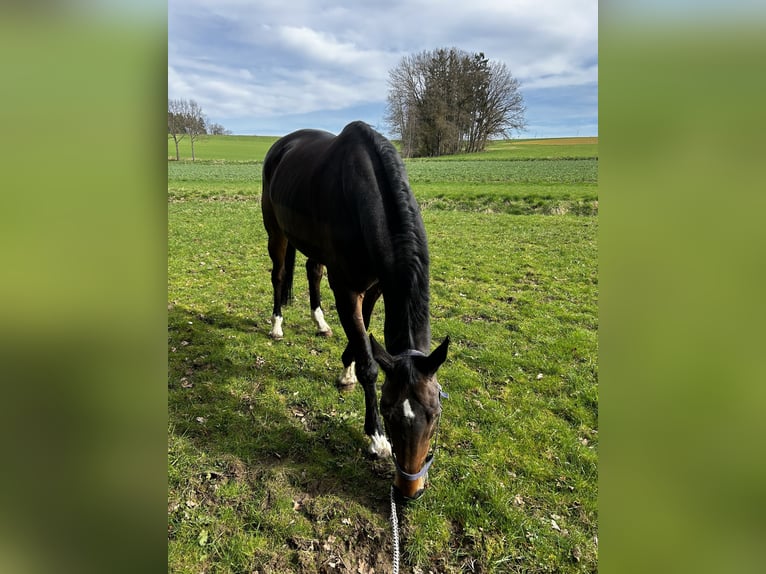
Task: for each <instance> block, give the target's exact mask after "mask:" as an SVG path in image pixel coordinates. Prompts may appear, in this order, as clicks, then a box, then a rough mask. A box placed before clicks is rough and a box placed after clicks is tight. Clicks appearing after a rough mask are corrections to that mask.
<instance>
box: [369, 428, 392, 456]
mask: <svg viewBox="0 0 766 574" xmlns="http://www.w3.org/2000/svg"><path fill="white" fill-rule="evenodd" d="M370 452H371V453H372V454H374V455H376V456H378V457H379V458H383V457H386V456H391V444H390V443H389V442H388V439H387V438H386V437H384V436H383V435H380V434H378V433H375V434H374V435H372V436H371V437H370Z"/></svg>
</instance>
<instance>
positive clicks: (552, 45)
mask: <svg viewBox="0 0 766 574" xmlns="http://www.w3.org/2000/svg"><path fill="white" fill-rule="evenodd" d="M451 47H456V48H458V49H461V50H465V51H466V52H469V53H474V52H484V54H485V56H486V57H487V58H489V59H490V60H497V61H500V62H503V63H504V64H505V65H506V66H507V67H508V70H509V71H510V73H511V74H512V75H513V76H514V77H515V78H516V79H518V80H519V81H520V83H521V93H522V95H523V97H524V103H525V106H526V115H525V117H526V122H527V129H526V130H525V131H523V132H514V133H513V134H512V136H513V137H522V138H547V137H571V136H596V135H598V1H597V0H546V1H541V0H470V1H466V0H460V1H456V0H446V1H445V0H389V1H388V2H381V1H380V0H374V1H368V0H335V1H326V0H290V1H286V0H250V1H247V0H183V1H181V0H169V2H168V97H169V98H185V99H194V100H196V101H197V102H198V103H199V104H200V106H201V107H202V110H203V112H204V113H205V115H206V116H207V117H208V118H209V120H210V121H211V122H215V123H219V124H221V125H223V126H224V127H225V128H226V129H228V130H231V131H232V132H233V133H234V134H243V135H284V134H286V133H289V132H291V131H294V130H296V129H301V128H318V129H324V130H328V131H331V132H333V133H337V132H340V131H341V130H342V129H343V126H345V125H346V124H347V123H349V122H350V121H354V120H363V121H365V122H367V123H369V124H371V125H372V126H373V127H375V128H376V129H378V130H379V131H380V132H382V133H384V134H386V135H390V133H389V130H388V127H387V126H386V124H385V120H384V118H385V106H386V96H387V95H388V91H389V86H388V77H389V71H390V70H392V69H393V68H395V67H396V66H397V65H398V64H399V63H400V62H401V60H402V58H403V57H405V56H408V55H412V54H417V53H420V52H423V51H426V50H428V51H430V50H435V49H437V48H451Z"/></svg>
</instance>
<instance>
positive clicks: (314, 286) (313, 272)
mask: <svg viewBox="0 0 766 574" xmlns="http://www.w3.org/2000/svg"><path fill="white" fill-rule="evenodd" d="M323 269H324V266H323V265H322V264H321V263H319V262H317V261H314V260H313V259H307V260H306V277H307V278H308V280H309V300H310V302H311V318H312V319H314V323H316V326H317V335H322V336H324V337H330V336H331V335H332V329H330V325H328V324H327V322H326V321H325V320H324V313H323V312H322V298H321V293H320V283H321V282H322V270H323Z"/></svg>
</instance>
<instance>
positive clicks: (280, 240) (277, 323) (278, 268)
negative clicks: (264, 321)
mask: <svg viewBox="0 0 766 574" xmlns="http://www.w3.org/2000/svg"><path fill="white" fill-rule="evenodd" d="M287 249H288V243H287V238H286V237H285V236H284V235H282V234H281V233H272V234H269V257H270V258H271V263H272V268H271V286H272V287H273V289H274V308H273V311H272V314H271V331H270V332H269V336H270V337H271V338H272V339H282V338H283V337H284V333H283V332H282V303H283V302H285V280H286V274H287V271H286V268H285V259H286V255H287Z"/></svg>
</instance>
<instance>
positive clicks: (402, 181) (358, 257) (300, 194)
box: [263, 122, 416, 281]
mask: <svg viewBox="0 0 766 574" xmlns="http://www.w3.org/2000/svg"><path fill="white" fill-rule="evenodd" d="M402 192H403V193H402ZM397 194H400V196H399V197H397ZM263 200H264V202H269V203H270V205H269V208H270V209H273V212H274V214H275V220H276V221H278V223H279V226H280V228H281V230H282V231H283V232H284V233H285V234H286V235H287V237H288V238H289V240H290V241H291V242H292V243H293V245H295V246H296V247H297V248H298V250H300V251H302V252H303V253H304V254H305V255H307V256H309V257H311V258H313V259H316V260H317V261H320V262H322V263H324V264H325V265H327V266H328V268H331V267H335V268H336V275H339V274H343V275H349V276H350V275H352V274H353V275H357V274H360V275H363V276H365V277H366V279H365V281H366V280H368V279H369V278H371V277H374V278H378V277H380V276H381V274H386V269H390V268H391V267H392V265H393V246H392V231H395V230H396V229H397V228H399V227H400V226H399V225H398V223H397V222H396V221H395V220H396V219H397V217H396V216H395V215H394V214H395V213H396V212H397V211H398V209H392V206H394V205H396V204H397V203H400V202H401V201H404V202H406V203H407V206H406V207H405V210H406V211H409V212H410V213H411V212H412V211H413V209H412V205H413V204H414V198H412V196H411V191H410V190H409V185H408V183H407V179H406V173H405V172H404V167H403V164H402V162H401V158H400V157H399V155H398V153H397V152H396V150H395V148H394V147H393V145H392V144H391V143H390V142H389V141H388V140H387V139H386V138H384V137H383V136H382V135H380V134H378V133H377V132H376V131H374V130H373V129H372V128H370V127H369V126H368V125H367V124H364V123H362V122H352V123H351V124H349V125H347V126H346V127H345V128H344V129H343V131H342V132H341V133H340V134H338V135H337V136H334V135H332V134H330V133H328V132H323V131H318V130H299V131H297V132H293V133H291V134H288V135H286V136H285V137H283V138H281V139H280V140H278V141H277V142H276V143H275V144H274V145H273V146H272V148H271V149H270V150H269V152H268V154H267V156H266V159H265V161H264V198H263ZM414 211H416V208H415V210H414ZM392 218H393V219H392Z"/></svg>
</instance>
